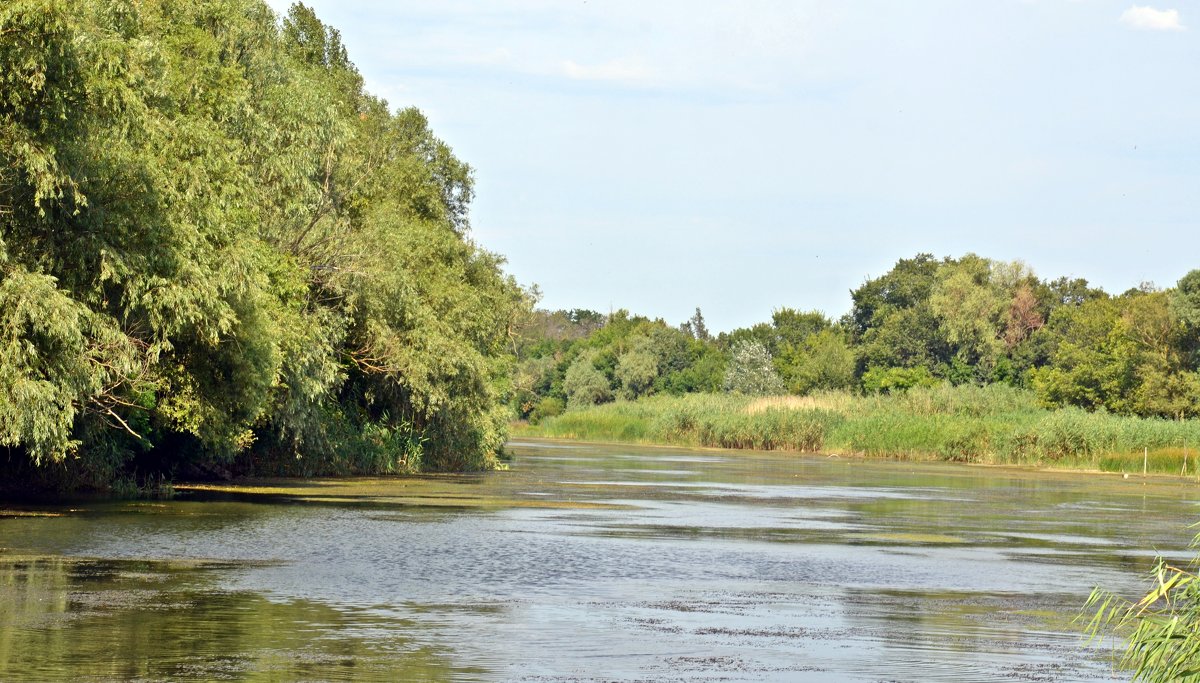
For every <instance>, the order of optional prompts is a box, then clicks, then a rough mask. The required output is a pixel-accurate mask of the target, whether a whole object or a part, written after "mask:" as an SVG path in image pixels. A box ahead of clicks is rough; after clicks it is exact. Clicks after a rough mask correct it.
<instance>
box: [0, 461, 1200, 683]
mask: <svg viewBox="0 0 1200 683" xmlns="http://www.w3.org/2000/svg"><path fill="white" fill-rule="evenodd" d="M512 450H513V452H514V455H515V459H514V461H513V463H512V468H511V470H510V471H507V472H496V473H490V474H485V475H472V476H445V477H414V478H405V479H352V480H338V481H316V482H293V481H282V482H264V483H260V484H258V485H255V486H241V487H217V488H211V487H210V488H201V489H194V490H187V491H185V493H184V494H183V496H181V498H180V499H179V500H175V501H170V502H165V503H164V502H154V503H144V502H143V503H100V504H88V505H86V506H84V507H83V508H82V509H66V508H62V509H43V510H32V509H28V508H26V509H23V510H16V509H0V586H2V587H3V588H2V592H0V679H2V680H6V681H7V680H18V681H26V680H27V681H45V680H216V679H227V680H264V681H266V680H270V681H293V680H380V681H385V680H537V681H544V680H573V681H574V680H685V681H709V680H722V681H751V680H786V681H793V680H801V681H803V680H821V681H825V680H847V681H884V680H904V681H928V680H947V681H959V680H980V681H986V680H1005V681H1011V680H1018V681H1022V680H1023V681H1097V680H1114V679H1115V680H1120V679H1122V678H1123V677H1121V676H1117V675H1115V674H1113V672H1112V671H1111V667H1110V663H1109V661H1108V659H1107V658H1106V655H1107V652H1106V651H1104V650H1100V649H1093V650H1087V649H1084V648H1083V646H1082V641H1081V639H1080V637H1079V635H1078V633H1077V632H1076V631H1075V630H1074V629H1073V627H1072V625H1071V624H1070V619H1071V618H1072V617H1073V616H1074V615H1075V614H1076V610H1077V609H1078V607H1079V605H1080V604H1081V603H1082V602H1083V600H1084V598H1085V597H1086V595H1087V593H1088V591H1089V590H1090V588H1091V586H1093V585H1095V584H1103V585H1106V586H1112V587H1117V588H1128V589H1131V590H1132V589H1133V588H1134V587H1135V586H1136V585H1137V581H1138V580H1139V579H1140V574H1141V573H1142V572H1143V571H1145V570H1146V569H1147V568H1148V567H1149V564H1150V557H1151V556H1152V554H1153V551H1154V550H1157V551H1160V552H1166V553H1168V554H1174V555H1181V556H1182V555H1186V544H1187V541H1188V540H1189V535H1188V530H1187V528H1186V524H1187V523H1189V522H1190V521H1192V518H1193V517H1194V516H1195V515H1196V512H1197V507H1196V504H1195V502H1194V495H1193V491H1194V488H1193V485H1189V484H1186V483H1183V482H1152V483H1150V484H1147V485H1143V484H1142V483H1141V482H1140V481H1139V482H1133V481H1125V480H1120V479H1115V478H1109V477H1081V476H1073V475H1054V474H1045V473H1040V474H1039V473H1020V472H1013V471H1008V470H1000V469H982V468H969V467H957V466H938V465H912V464H908V463H891V462H863V461H857V460H848V459H830V458H820V457H799V456H794V455H785V454H778V453H739V454H730V453H728V452H713V451H702V450H697V451H688V450H679V449H659V448H636V447H625V446H622V447H615V446H606V447H599V446H580V445H569V444H559V443H540V442H525V443H521V444H516V445H514V446H513V447H512ZM40 513H54V514H55V515H57V516H47V515H43V514H40Z"/></svg>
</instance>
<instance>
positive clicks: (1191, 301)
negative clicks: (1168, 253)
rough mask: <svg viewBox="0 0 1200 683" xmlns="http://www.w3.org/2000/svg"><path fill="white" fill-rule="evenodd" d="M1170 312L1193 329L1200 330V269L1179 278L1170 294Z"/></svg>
mask: <svg viewBox="0 0 1200 683" xmlns="http://www.w3.org/2000/svg"><path fill="white" fill-rule="evenodd" d="M1171 312H1172V313H1174V314H1175V317H1176V318H1178V319H1179V320H1180V321H1182V322H1183V323H1184V324H1185V325H1188V326H1189V327H1191V328H1192V329H1194V330H1200V270H1193V271H1191V272H1190V273H1188V274H1187V275H1184V276H1183V277H1182V278H1180V279H1179V283H1178V284H1177V285H1176V286H1175V291H1174V292H1172V294H1171Z"/></svg>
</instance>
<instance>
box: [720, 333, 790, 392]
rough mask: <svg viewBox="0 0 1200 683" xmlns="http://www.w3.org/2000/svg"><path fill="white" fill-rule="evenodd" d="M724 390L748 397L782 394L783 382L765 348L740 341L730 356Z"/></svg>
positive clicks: (755, 343)
mask: <svg viewBox="0 0 1200 683" xmlns="http://www.w3.org/2000/svg"><path fill="white" fill-rule="evenodd" d="M724 388H725V391H728V392H733V393H739V394H746V395H747V396H758V395H764V394H782V393H783V380H782V379H780V378H779V373H777V372H775V366H774V365H773V364H772V362H771V353H770V352H769V351H767V348H766V347H765V346H763V345H762V344H759V343H758V342H754V341H740V342H738V343H737V344H736V345H734V347H733V351H732V353H731V354H730V359H729V367H728V368H727V369H726V370H725V382H724Z"/></svg>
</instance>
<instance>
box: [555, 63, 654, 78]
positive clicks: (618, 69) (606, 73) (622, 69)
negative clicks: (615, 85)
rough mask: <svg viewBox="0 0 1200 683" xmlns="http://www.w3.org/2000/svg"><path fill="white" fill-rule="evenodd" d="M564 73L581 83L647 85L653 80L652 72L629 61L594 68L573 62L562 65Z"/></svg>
mask: <svg viewBox="0 0 1200 683" xmlns="http://www.w3.org/2000/svg"><path fill="white" fill-rule="evenodd" d="M562 70H563V73H564V74H566V75H567V77H569V78H574V79H576V80H580V81H616V82H621V83H646V82H648V81H650V80H651V75H652V74H651V73H650V70H649V69H647V68H646V67H645V66H643V65H642V64H639V63H638V62H636V61H633V60H629V59H615V60H612V61H609V62H603V63H601V64H596V65H593V66H585V65H583V64H578V63H576V62H573V61H571V60H569V59H568V60H567V61H565V62H563V63H562Z"/></svg>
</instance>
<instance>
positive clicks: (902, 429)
mask: <svg viewBox="0 0 1200 683" xmlns="http://www.w3.org/2000/svg"><path fill="white" fill-rule="evenodd" d="M516 434H518V435H525V436H543V437H551V438H561V439H579V440H584V441H617V442H625V443H650V444H663V445H678V446H705V447H717V448H748V449H758V450H789V451H800V452H807V453H846V454H857V455H864V456H872V457H886V458H904V459H916V460H929V459H938V460H952V461H960V462H976V463H988V464H1017V465H1039V466H1053V467H1064V468H1075V469H1094V470H1103V471H1109V472H1130V473H1140V472H1141V471H1142V459H1143V449H1146V450H1147V451H1148V453H1149V458H1148V460H1149V471H1150V472H1154V473H1160V474H1179V473H1180V471H1181V469H1182V466H1183V462H1184V457H1185V454H1186V457H1187V458H1188V474H1195V472H1196V465H1197V464H1200V462H1198V461H1200V457H1198V456H1200V453H1198V452H1197V449H1198V448H1200V420H1185V421H1172V420H1162V419H1153V418H1149V419H1147V418H1136V417H1122V416H1118V415H1112V414H1108V413H1089V412H1087V411H1084V410H1079V409H1076V408H1062V409H1056V410H1047V409H1044V408H1041V407H1040V406H1038V404H1037V401H1036V399H1035V397H1034V396H1033V394H1032V393H1031V392H1028V391H1024V390H1020V389H1014V388H1012V387H1005V386H988V387H974V386H960V387H951V386H941V387H934V388H928V389H912V390H910V391H908V392H906V393H903V394H897V395H879V396H854V395H851V394H848V393H828V394H819V395H815V396H806V397H790V396H784V397H770V398H750V397H745V396H731V395H713V394H690V395H687V396H681V397H670V396H657V397H651V398H646V399H642V400H639V401H634V402H630V401H618V402H616V403H608V404H604V405H599V406H594V407H592V408H588V409H584V410H573V411H568V412H566V413H564V414H562V415H560V416H557V417H553V418H548V419H546V420H543V421H542V422H541V424H539V425H536V426H530V425H521V426H519V427H517V429H516Z"/></svg>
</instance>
